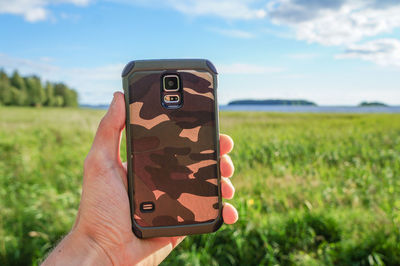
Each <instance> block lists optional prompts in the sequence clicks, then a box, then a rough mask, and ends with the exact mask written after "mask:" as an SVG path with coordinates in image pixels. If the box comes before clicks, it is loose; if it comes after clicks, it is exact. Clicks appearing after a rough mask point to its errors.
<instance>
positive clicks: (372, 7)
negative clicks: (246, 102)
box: [0, 0, 400, 105]
mask: <svg viewBox="0 0 400 266" xmlns="http://www.w3.org/2000/svg"><path fill="white" fill-rule="evenodd" d="M398 14H400V3H397V1H391V0H383V1H382V0H380V1H378V0H376V1H375V0H369V1H353V0H339V1H326V0H312V1H306V0H272V1H261V0H220V1H212V0H186V1H183V0H163V1H160V0H147V1H145V0H133V1H128V0H108V1H101V0H97V1H95V0H13V1H9V0H0V36H1V37H0V67H2V68H4V69H5V70H6V71H7V72H10V73H11V71H12V70H14V69H18V70H19V71H20V72H21V73H23V74H38V75H40V76H41V77H42V78H43V79H44V80H50V81H63V82H65V83H67V84H68V85H70V86H71V87H73V88H75V89H76V90H77V91H78V92H79V97H80V102H81V103H89V104H103V103H108V102H109V101H110V100H111V97H112V93H113V91H115V90H121V80H120V73H121V71H122V68H123V66H124V65H125V64H126V63H127V62H129V61H130V60H133V59H157V58H207V59H210V60H211V61H212V62H213V63H214V64H215V65H216V67H217V69H218V70H219V73H220V75H219V101H220V103H222V104H224V103H227V102H229V101H231V100H234V99H241V98H262V99H263V98H285V99H298V98H301V99H307V100H311V101H315V102H316V103H318V104H321V105H354V104H358V103H360V102H361V101H365V100H366V101H375V100H377V101H383V102H386V103H388V104H395V105H400V16H399V15H398Z"/></svg>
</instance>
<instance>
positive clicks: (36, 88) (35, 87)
mask: <svg viewBox="0 0 400 266" xmlns="http://www.w3.org/2000/svg"><path fill="white" fill-rule="evenodd" d="M25 84H26V91H27V96H28V101H27V102H28V104H29V105H30V106H41V105H42V104H43V103H44V102H45V100H46V93H45V91H44V89H43V87H42V83H41V81H40V78H39V77H37V76H31V77H26V78H25Z"/></svg>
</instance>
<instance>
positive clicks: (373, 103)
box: [358, 102, 388, 107]
mask: <svg viewBox="0 0 400 266" xmlns="http://www.w3.org/2000/svg"><path fill="white" fill-rule="evenodd" d="M358 106H360V107H376V106H381V107H387V106H388V105H387V104H385V103H381V102H362V103H360V104H359V105H358Z"/></svg>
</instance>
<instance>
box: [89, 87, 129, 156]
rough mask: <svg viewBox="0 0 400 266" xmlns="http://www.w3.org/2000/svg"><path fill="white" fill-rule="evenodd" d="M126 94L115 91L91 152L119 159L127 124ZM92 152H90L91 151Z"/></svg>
mask: <svg viewBox="0 0 400 266" xmlns="http://www.w3.org/2000/svg"><path fill="white" fill-rule="evenodd" d="M125 115H126V114H125V99H124V94H123V93H121V92H115V93H114V97H113V100H112V102H111V104H110V107H109V108H108V111H107V113H106V114H105V116H104V117H103V119H102V120H101V122H100V124H99V127H98V129H97V132H96V136H95V138H94V141H93V145H92V149H91V152H92V151H93V152H96V153H100V154H98V155H101V157H103V158H106V159H109V160H117V161H119V158H120V157H119V148H120V142H121V133H122V130H123V129H124V126H125ZM91 152H90V153H91Z"/></svg>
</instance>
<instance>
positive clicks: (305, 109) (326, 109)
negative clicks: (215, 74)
mask: <svg viewBox="0 0 400 266" xmlns="http://www.w3.org/2000/svg"><path fill="white" fill-rule="evenodd" d="M219 109H220V110H221V111H261V112H278V113H388V114H394V113H400V106H365V107H359V106H301V105H299V106H291V105H220V107H219Z"/></svg>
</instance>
